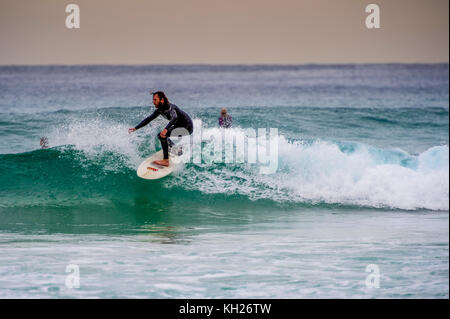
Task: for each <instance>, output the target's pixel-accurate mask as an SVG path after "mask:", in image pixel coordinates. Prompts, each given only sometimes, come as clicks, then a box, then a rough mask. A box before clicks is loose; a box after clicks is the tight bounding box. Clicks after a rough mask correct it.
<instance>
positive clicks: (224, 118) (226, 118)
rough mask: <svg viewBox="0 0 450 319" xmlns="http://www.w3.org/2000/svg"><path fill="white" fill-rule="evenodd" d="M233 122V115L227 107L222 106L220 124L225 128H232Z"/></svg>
mask: <svg viewBox="0 0 450 319" xmlns="http://www.w3.org/2000/svg"><path fill="white" fill-rule="evenodd" d="M232 123H233V119H232V118H231V115H229V114H228V112H227V109H226V108H224V107H223V108H222V110H220V117H219V126H220V127H223V128H230V127H231V125H232Z"/></svg>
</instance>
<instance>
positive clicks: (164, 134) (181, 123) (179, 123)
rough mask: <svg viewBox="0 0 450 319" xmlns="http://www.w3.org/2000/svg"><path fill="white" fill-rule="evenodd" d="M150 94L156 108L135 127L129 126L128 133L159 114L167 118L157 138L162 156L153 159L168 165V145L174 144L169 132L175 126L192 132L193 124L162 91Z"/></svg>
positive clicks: (157, 162)
mask: <svg viewBox="0 0 450 319" xmlns="http://www.w3.org/2000/svg"><path fill="white" fill-rule="evenodd" d="M151 94H152V95H153V105H155V107H156V110H155V111H154V112H153V113H152V114H151V115H149V116H148V117H146V118H145V119H144V120H142V122H141V123H139V124H138V125H137V126H136V127H131V128H129V129H128V133H132V132H134V131H136V130H138V129H140V128H141V127H143V126H145V125H147V124H148V123H150V122H151V121H153V120H154V119H155V118H157V117H158V116H159V115H162V116H163V117H164V118H166V119H167V120H169V123H168V124H167V125H166V127H165V128H164V129H163V130H162V131H161V132H160V133H159V134H158V138H159V140H160V141H161V146H162V149H163V154H164V158H163V159H162V160H157V161H154V163H155V164H158V165H162V166H169V146H170V147H172V146H173V145H174V143H173V142H172V141H171V140H170V138H169V136H170V134H171V133H172V131H173V130H174V129H176V128H184V129H186V130H187V132H186V135H187V133H188V134H192V132H193V130H194V125H193V124H192V120H191V118H190V117H189V115H188V114H187V113H186V112H184V111H182V110H181V109H180V108H179V107H178V106H176V105H175V104H172V103H170V102H169V100H168V99H167V97H166V95H165V94H164V92H162V91H158V92H154V93H151ZM177 134H178V132H177ZM181 135H184V134H181ZM179 136H180V135H179Z"/></svg>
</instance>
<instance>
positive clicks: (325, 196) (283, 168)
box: [0, 119, 449, 210]
mask: <svg viewBox="0 0 450 319" xmlns="http://www.w3.org/2000/svg"><path fill="white" fill-rule="evenodd" d="M199 125H201V123H200V121H199V120H195V121H194V126H195V129H196V130H198V129H200V128H199ZM213 130H217V129H214V128H203V133H204V134H207V135H208V134H211V133H212V131H213ZM157 132H158V130H157V129H156V127H154V126H152V127H150V128H149V129H148V130H146V131H144V133H142V132H140V133H139V134H131V135H130V134H128V133H127V127H126V126H125V125H123V124H118V123H117V122H113V121H112V122H108V121H105V120H101V121H97V120H95V119H93V120H91V121H87V122H86V121H79V122H71V123H70V124H68V125H63V126H59V127H56V128H55V129H54V130H53V131H52V132H51V133H50V135H49V139H50V141H51V142H52V145H56V146H54V147H52V148H51V149H46V150H36V151H33V152H26V153H19V154H3V155H0V171H1V182H0V185H2V188H3V191H2V192H1V194H0V196H1V197H0V198H1V205H2V206H11V205H34V206H36V205H37V206H39V205H47V204H49V203H50V204H52V205H71V204H73V203H74V202H77V203H80V202H81V203H83V202H98V203H103V202H108V200H109V199H110V198H111V197H114V198H117V199H120V198H123V199H124V200H125V201H126V200H127V197H128V198H132V197H133V196H134V195H135V194H134V193H133V192H140V190H142V189H143V188H145V189H146V190H145V191H148V190H149V188H151V192H156V193H161V192H162V191H164V190H167V189H171V190H172V192H169V193H170V194H172V195H167V196H183V194H185V195H186V196H192V194H193V192H194V193H195V194H196V195H195V196H196V197H197V199H198V200H202V196H204V197H208V200H210V199H211V196H219V197H220V198H222V197H229V198H234V199H236V200H242V199H246V200H250V201H255V200H266V201H270V202H273V203H274V204H276V205H278V204H281V205H282V204H289V205H345V206H347V205H350V206H362V207H373V208H394V209H406V210H415V209H430V210H448V209H449V186H448V185H449V164H448V162H449V147H448V145H440V146H435V147H432V148H430V149H428V150H427V151H425V152H422V153H421V154H418V155H411V154H408V153H407V152H405V151H402V150H399V149H381V148H376V147H373V146H370V145H366V144H362V143H356V142H350V141H347V142H342V141H341V142H336V141H325V140H319V139H317V140H312V141H305V140H289V139H287V138H285V137H284V136H283V135H280V136H279V138H278V169H277V171H276V172H275V173H274V174H268V175H264V174H260V173H259V167H258V165H257V164H250V163H229V164H225V163H205V162H202V163H186V164H185V167H184V169H179V170H177V171H176V173H175V174H173V175H171V176H169V177H167V178H165V179H163V180H159V181H146V180H141V179H139V178H138V177H137V176H136V174H135V169H136V167H137V165H138V164H139V163H140V162H141V161H142V160H143V159H144V158H145V157H146V156H148V155H150V154H151V153H153V152H154V151H156V150H157V149H159V142H158V141H157V139H156V134H157ZM232 132H234V133H243V132H244V130H243V129H241V128H238V127H237V128H233V129H232ZM255 145H257V144H255ZM11 181H14V183H11ZM126 185H128V186H131V187H126ZM149 196H151V195H149Z"/></svg>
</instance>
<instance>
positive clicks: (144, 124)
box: [134, 110, 159, 130]
mask: <svg viewBox="0 0 450 319" xmlns="http://www.w3.org/2000/svg"><path fill="white" fill-rule="evenodd" d="M158 115H159V112H158V111H157V110H155V111H154V112H153V113H152V114H151V115H149V116H147V117H146V118H145V119H143V120H142V121H141V123H139V124H138V125H136V126H135V127H134V128H135V129H136V130H138V129H140V128H141V127H143V126H146V125H147V124H148V123H150V122H151V121H153V120H154V119H155V118H157V117H158Z"/></svg>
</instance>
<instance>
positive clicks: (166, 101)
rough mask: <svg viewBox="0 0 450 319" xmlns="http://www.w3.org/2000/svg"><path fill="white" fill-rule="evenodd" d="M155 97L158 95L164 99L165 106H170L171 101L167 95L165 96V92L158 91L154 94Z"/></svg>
mask: <svg viewBox="0 0 450 319" xmlns="http://www.w3.org/2000/svg"><path fill="white" fill-rule="evenodd" d="M152 94H153V95H155V94H156V95H158V97H159V98H160V99H164V106H168V105H169V100H168V99H167V97H166V95H165V94H164V92H163V91H157V92H152Z"/></svg>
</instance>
